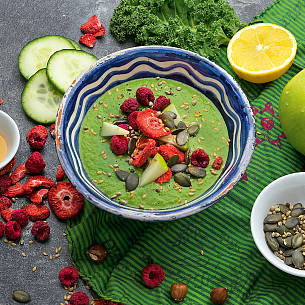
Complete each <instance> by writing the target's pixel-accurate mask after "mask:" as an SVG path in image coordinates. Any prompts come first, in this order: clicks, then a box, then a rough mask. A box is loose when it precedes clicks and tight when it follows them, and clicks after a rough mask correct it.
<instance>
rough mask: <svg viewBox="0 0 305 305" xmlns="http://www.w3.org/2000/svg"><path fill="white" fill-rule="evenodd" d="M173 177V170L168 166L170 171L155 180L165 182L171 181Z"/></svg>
mask: <svg viewBox="0 0 305 305" xmlns="http://www.w3.org/2000/svg"><path fill="white" fill-rule="evenodd" d="M171 178H172V171H171V169H170V168H168V171H167V172H166V173H164V174H163V175H162V176H160V177H159V178H158V179H156V180H155V182H156V183H165V182H168V181H170V180H171Z"/></svg>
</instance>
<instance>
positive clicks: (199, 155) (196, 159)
mask: <svg viewBox="0 0 305 305" xmlns="http://www.w3.org/2000/svg"><path fill="white" fill-rule="evenodd" d="M209 162H210V157H209V155H208V154H207V153H206V152H205V151H204V150H203V149H197V150H195V151H194V152H193V153H192V154H191V163H192V165H194V166H200V167H203V168H206V167H207V166H208V165H209Z"/></svg>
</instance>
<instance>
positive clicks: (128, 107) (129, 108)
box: [120, 98, 139, 114]
mask: <svg viewBox="0 0 305 305" xmlns="http://www.w3.org/2000/svg"><path fill="white" fill-rule="evenodd" d="M120 109H121V110H122V111H123V112H125V113H127V114H130V113H132V112H134V111H139V103H138V102H137V100H136V99H135V98H129V99H127V100H125V101H124V103H123V104H122V105H121V107H120Z"/></svg>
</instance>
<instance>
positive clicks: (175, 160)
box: [167, 155, 179, 167]
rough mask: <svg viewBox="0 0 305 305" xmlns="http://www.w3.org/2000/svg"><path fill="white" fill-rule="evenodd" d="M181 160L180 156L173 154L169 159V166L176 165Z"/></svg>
mask: <svg viewBox="0 0 305 305" xmlns="http://www.w3.org/2000/svg"><path fill="white" fill-rule="evenodd" d="M178 162H179V156H178V155H173V156H171V157H170V158H169V159H168V161H167V165H168V166H169V167H172V166H174V165H175V164H177V163H178Z"/></svg>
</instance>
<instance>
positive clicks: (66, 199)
mask: <svg viewBox="0 0 305 305" xmlns="http://www.w3.org/2000/svg"><path fill="white" fill-rule="evenodd" d="M49 205H50V208H51V209H52V211H53V212H54V213H55V215H56V217H57V218H59V219H69V218H74V217H76V216H77V215H78V214H79V213H80V211H81V210H82V209H83V205H84V198H83V196H82V195H81V194H80V193H79V192H78V191H77V190H76V189H75V188H74V186H73V185H72V183H71V182H69V181H60V182H58V183H57V184H56V185H55V186H53V187H52V188H51V190H50V191H49Z"/></svg>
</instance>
